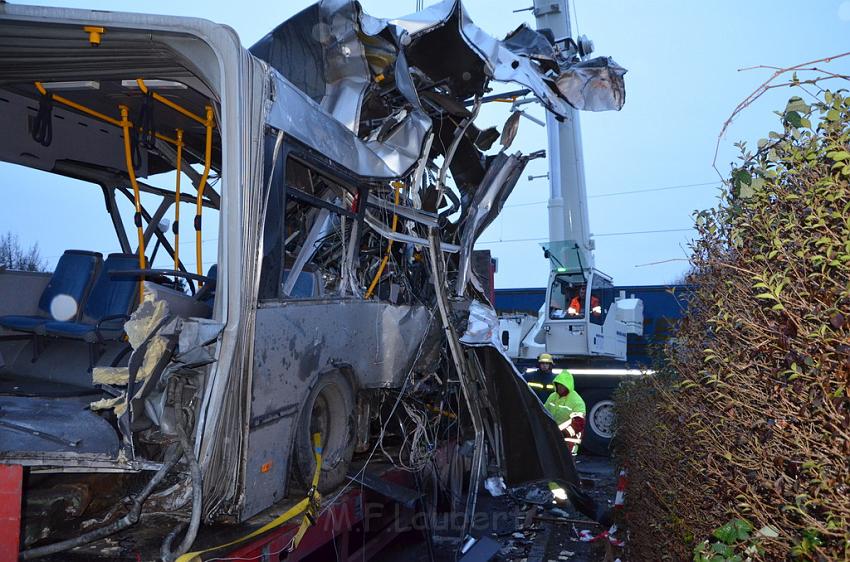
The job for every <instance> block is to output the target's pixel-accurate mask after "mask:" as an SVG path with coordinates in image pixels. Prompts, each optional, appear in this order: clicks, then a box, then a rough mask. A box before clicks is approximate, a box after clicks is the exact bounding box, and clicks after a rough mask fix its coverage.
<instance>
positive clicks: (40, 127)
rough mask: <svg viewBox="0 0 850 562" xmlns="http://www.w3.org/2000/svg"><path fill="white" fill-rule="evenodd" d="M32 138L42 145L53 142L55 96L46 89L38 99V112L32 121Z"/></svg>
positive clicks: (48, 144)
mask: <svg viewBox="0 0 850 562" xmlns="http://www.w3.org/2000/svg"><path fill="white" fill-rule="evenodd" d="M32 138H33V140H34V141H35V142H37V143H38V144H40V145H41V146H50V143H52V142H53V98H52V96H51V95H50V94H48V93H47V92H46V91H45V92H43V93H42V94H41V97H40V98H39V100H38V113H37V114H36V116H35V120H34V121H33V123H32Z"/></svg>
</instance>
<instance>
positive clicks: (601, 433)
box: [579, 389, 614, 456]
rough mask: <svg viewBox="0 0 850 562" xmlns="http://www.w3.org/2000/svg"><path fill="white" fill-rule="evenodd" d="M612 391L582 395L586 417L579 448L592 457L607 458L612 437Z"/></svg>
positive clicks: (599, 391)
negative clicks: (592, 455)
mask: <svg viewBox="0 0 850 562" xmlns="http://www.w3.org/2000/svg"><path fill="white" fill-rule="evenodd" d="M612 393H613V389H597V390H588V391H585V392H584V393H583V394H582V398H584V404H585V406H586V407H587V417H586V418H585V424H584V435H583V436H582V439H581V448H580V449H579V451H581V450H582V449H583V450H584V451H585V452H588V453H593V454H594V455H600V456H608V453H609V451H608V447H609V446H610V444H611V438H612V437H613V436H614V434H613V431H614V401H613V400H612V398H611V394H612Z"/></svg>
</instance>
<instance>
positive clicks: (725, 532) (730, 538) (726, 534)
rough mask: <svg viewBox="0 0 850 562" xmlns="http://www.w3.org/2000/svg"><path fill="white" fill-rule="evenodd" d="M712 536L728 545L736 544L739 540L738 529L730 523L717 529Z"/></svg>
mask: <svg viewBox="0 0 850 562" xmlns="http://www.w3.org/2000/svg"><path fill="white" fill-rule="evenodd" d="M712 535H714V537H715V538H716V539H719V540H721V541H723V542H724V543H726V544H735V542H736V541H737V540H738V529H737V528H736V527H735V525H733V524H732V522H731V521H730V522H729V523H726V524H725V525H723V526H721V527H718V528H717V529H715V530H714V532H713V533H712Z"/></svg>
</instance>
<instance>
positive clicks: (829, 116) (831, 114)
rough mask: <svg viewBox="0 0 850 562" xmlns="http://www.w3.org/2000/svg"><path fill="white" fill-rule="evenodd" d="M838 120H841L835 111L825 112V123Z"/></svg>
mask: <svg viewBox="0 0 850 562" xmlns="http://www.w3.org/2000/svg"><path fill="white" fill-rule="evenodd" d="M839 119H841V114H840V113H838V111H837V110H835V109H830V110H829V111H827V112H826V120H827V121H838V120H839Z"/></svg>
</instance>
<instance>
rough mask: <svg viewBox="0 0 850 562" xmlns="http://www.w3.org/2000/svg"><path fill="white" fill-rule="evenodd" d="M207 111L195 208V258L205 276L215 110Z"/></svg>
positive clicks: (207, 109) (209, 108)
mask: <svg viewBox="0 0 850 562" xmlns="http://www.w3.org/2000/svg"><path fill="white" fill-rule="evenodd" d="M205 109H206V113H207V119H206V121H205V123H204V126H205V127H206V129H207V142H206V147H205V149H204V173H203V174H201V181H200V182H198V200H197V206H196V208H195V257H196V258H197V260H198V275H203V274H204V262H203V256H202V250H201V215H202V214H203V210H204V188H205V187H206V186H207V178H208V177H209V175H210V165H211V164H212V130H213V108H212V106H211V105H208V106H206V108H205ZM199 285H200V283H199Z"/></svg>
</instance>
